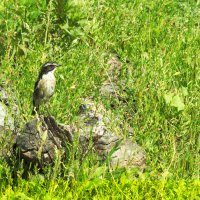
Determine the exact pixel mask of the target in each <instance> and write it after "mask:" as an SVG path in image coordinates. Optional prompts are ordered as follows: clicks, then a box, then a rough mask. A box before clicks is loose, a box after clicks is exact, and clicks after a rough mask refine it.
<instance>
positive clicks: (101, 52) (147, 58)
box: [0, 0, 200, 199]
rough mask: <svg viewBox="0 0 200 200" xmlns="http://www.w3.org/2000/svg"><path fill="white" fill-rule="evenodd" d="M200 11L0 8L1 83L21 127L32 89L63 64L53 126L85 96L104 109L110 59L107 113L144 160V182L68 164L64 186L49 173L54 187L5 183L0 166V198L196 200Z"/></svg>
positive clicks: (81, 4) (90, 4)
mask: <svg viewBox="0 0 200 200" xmlns="http://www.w3.org/2000/svg"><path fill="white" fill-rule="evenodd" d="M199 6H200V3H199V1H177V0H175V1H148V0H141V1H126V0H124V1H122V0H108V1H103V0H100V1H96V0H93V1H89V0H85V1H81V0H72V1H67V2H65V1H64V0H57V1H56V0H54V1H51V0H50V1H46V2H45V1H40V2H35V1H33V0H31V1H30V0H29V1H28V0H18V1H6V0H4V1H2V2H1V3H0V13H1V14H0V27H1V32H0V64H1V66H0V81H1V82H4V83H5V84H6V85H7V86H9V87H10V88H12V90H14V91H15V94H16V96H15V98H16V99H17V102H18V104H19V105H18V106H19V109H20V113H21V115H20V126H21V127H23V125H24V124H25V123H26V122H27V121H28V120H30V119H31V118H32V116H31V112H32V99H31V98H32V97H31V95H32V92H33V87H34V82H35V80H36V78H37V76H38V71H39V68H40V66H41V64H42V63H44V62H46V61H48V60H53V61H56V62H58V63H60V64H62V67H61V68H60V69H58V70H57V72H56V78H57V86H56V93H55V95H54V96H53V98H52V100H51V102H50V104H51V106H50V112H51V113H52V115H53V116H54V117H55V118H56V119H58V120H59V121H60V122H61V123H65V124H69V123H73V122H75V121H76V117H75V116H76V115H75V114H76V112H77V110H78V108H79V106H80V102H81V99H82V98H83V97H88V96H89V97H91V96H92V97H93V98H94V99H95V100H96V101H97V102H98V101H99V102H101V103H103V104H104V106H105V107H106V108H107V109H111V108H112V104H111V103H110V101H108V100H106V99H104V98H101V97H100V88H101V85H102V83H103V82H104V81H105V80H107V79H108V78H109V73H108V69H109V64H108V61H109V59H110V58H111V57H112V56H113V55H117V56H119V57H120V61H121V62H122V70H121V73H120V79H121V80H123V81H124V82H125V85H126V92H125V94H124V92H123V90H122V91H121V95H122V96H123V95H125V99H126V106H121V104H120V102H115V103H118V105H117V107H116V108H115V109H113V113H115V114H116V115H117V116H123V117H124V116H125V117H124V123H123V124H124V126H126V125H127V124H128V125H130V126H131V127H132V128H133V130H134V133H133V139H134V140H136V141H137V142H138V143H139V144H140V145H141V146H142V147H144V149H145V152H146V157H147V158H146V160H147V161H146V169H145V171H144V173H139V172H126V171H122V172H118V173H117V174H112V173H102V172H103V169H102V168H101V169H99V168H95V167H94V166H93V167H91V166H90V165H89V162H88V163H87V162H86V164H85V166H84V167H83V168H84V170H80V169H79V167H78V164H77V163H76V161H75V160H74V159H72V160H71V162H70V163H68V165H67V167H66V168H67V170H66V173H69V174H68V175H69V177H70V179H69V180H62V179H61V177H60V174H59V168H54V169H49V171H51V173H53V174H54V179H53V180H41V179H40V178H38V179H37V178H36V179H32V180H24V179H22V178H21V173H22V169H20V167H19V169H17V172H18V173H17V177H15V178H13V177H12V172H13V169H12V168H11V167H9V166H8V165H7V163H6V162H5V161H4V160H3V159H0V179H1V180H2V181H1V183H0V191H1V196H2V198H4V199H15V198H16V199H18V198H20V199H32V198H33V199H61V198H69V199H70V198H72V197H73V198H75V199H76V198H81V199H84V198H86V199H88V198H97V199H100V198H103V197H104V198H106V197H107V198H113V199H115V198H116V199H129V198H133V196H134V197H135V199H143V198H145V199H166V198H170V199H198V198H200V197H199V193H200V192H199V188H200V187H199V186H200V183H199V166H200V161H199V149H200V135H199V130H200V123H199V117H200V111H199V106H200V104H199V103H200V101H199V99H200V92H199V90H200V68H199V55H200V50H199V46H200V29H199V26H200V25H199V17H200V8H199ZM43 112H45V110H44V109H43ZM47 171H48V170H47ZM94 172H95V173H94ZM49 173H50V172H49ZM102 174H103V175H102ZM133 174H134V175H135V174H136V175H137V176H134V177H133ZM99 177H102V178H101V180H99ZM132 179H137V180H134V181H133V180H132ZM172 180H174V181H172ZM179 180H182V181H179ZM183 180H185V181H183Z"/></svg>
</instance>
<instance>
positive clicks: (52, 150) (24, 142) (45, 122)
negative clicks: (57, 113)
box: [15, 116, 73, 168]
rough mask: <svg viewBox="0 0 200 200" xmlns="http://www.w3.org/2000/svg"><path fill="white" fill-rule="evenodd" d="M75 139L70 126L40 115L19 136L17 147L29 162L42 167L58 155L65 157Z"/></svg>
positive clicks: (50, 162)
mask: <svg viewBox="0 0 200 200" xmlns="http://www.w3.org/2000/svg"><path fill="white" fill-rule="evenodd" d="M72 141H73V135H72V133H71V130H70V128H69V127H68V126H63V125H59V124H57V123H56V121H55V119H54V118H53V117H51V116H50V117H44V116H39V117H38V118H34V119H32V120H31V121H29V122H28V123H27V124H26V125H25V127H24V130H23V132H22V133H21V134H20V135H18V136H17V138H16V144H15V147H17V149H18V150H19V151H18V153H19V156H20V157H21V158H23V159H24V160H25V161H26V163H28V164H30V163H31V164H33V165H35V164H37V165H38V166H39V167H40V168H43V167H44V166H46V165H49V164H52V163H54V161H55V160H56V159H57V157H58V156H60V157H62V158H64V157H65V153H66V149H65V147H69V146H70V144H71V143H72Z"/></svg>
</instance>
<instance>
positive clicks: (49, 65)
mask: <svg viewBox="0 0 200 200" xmlns="http://www.w3.org/2000/svg"><path fill="white" fill-rule="evenodd" d="M59 66H60V64H58V63H55V62H46V63H44V64H43V65H42V68H41V72H40V75H44V74H47V73H48V72H51V71H54V70H55V69H56V68H57V67H59Z"/></svg>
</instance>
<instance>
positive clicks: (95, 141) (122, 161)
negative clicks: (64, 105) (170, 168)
mask: <svg viewBox="0 0 200 200" xmlns="http://www.w3.org/2000/svg"><path fill="white" fill-rule="evenodd" d="M79 114H80V119H79V129H78V130H79V133H80V136H79V141H80V142H79V143H80V146H81V150H82V151H83V155H85V154H88V153H89V152H90V150H92V151H93V152H94V153H96V154H97V157H98V160H99V161H105V160H107V161H108V163H109V166H110V167H111V168H122V167H125V168H128V169H131V168H138V169H140V170H141V171H143V170H144V168H145V160H146V157H145V152H144V149H143V148H142V147H141V146H139V145H138V144H137V143H136V142H133V141H132V140H131V139H130V138H124V137H123V136H122V135H123V134H122V129H121V127H120V126H119V125H120V120H118V119H116V118H114V116H112V113H110V112H108V111H106V109H105V108H104V107H103V106H102V105H100V104H97V103H95V102H94V101H92V99H88V98H87V99H83V104H82V105H81V106H80V111H79ZM92 119H95V120H92ZM91 121H92V123H91ZM88 122H90V123H88ZM113 124H114V127H115V130H113V129H112V127H113ZM115 131H116V132H115ZM117 133H118V134H117ZM120 133H121V135H119V134H120ZM91 140H92V147H91V146H90V145H89V143H90V141H91ZM83 157H84V156H83Z"/></svg>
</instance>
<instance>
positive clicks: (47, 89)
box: [32, 62, 60, 115]
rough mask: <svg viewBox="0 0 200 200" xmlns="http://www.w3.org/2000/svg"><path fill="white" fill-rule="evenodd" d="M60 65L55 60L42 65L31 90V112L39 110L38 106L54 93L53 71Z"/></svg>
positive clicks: (34, 112)
mask: <svg viewBox="0 0 200 200" xmlns="http://www.w3.org/2000/svg"><path fill="white" fill-rule="evenodd" d="M58 66H60V64H57V63H55V62H47V63H45V64H43V65H42V67H41V70H40V73H39V76H38V79H37V81H36V82H35V87H34V92H33V111H32V114H33V115H34V114H36V112H37V113H38V112H39V106H40V105H41V104H42V103H46V102H47V101H48V100H49V99H50V97H51V96H52V95H53V94H54V90H55V85H56V78H55V76H54V72H55V70H56V68H57V67H58Z"/></svg>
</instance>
